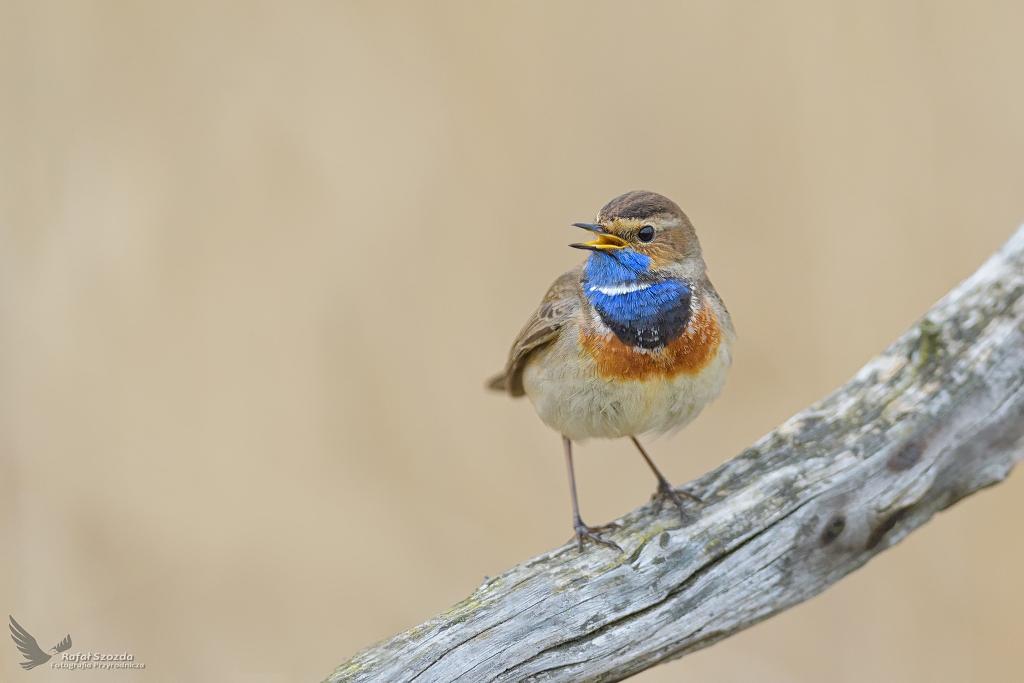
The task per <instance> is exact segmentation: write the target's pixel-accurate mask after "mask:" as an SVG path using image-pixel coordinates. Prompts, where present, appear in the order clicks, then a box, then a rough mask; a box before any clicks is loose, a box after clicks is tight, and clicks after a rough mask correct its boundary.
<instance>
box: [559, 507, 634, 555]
mask: <svg viewBox="0 0 1024 683" xmlns="http://www.w3.org/2000/svg"><path fill="white" fill-rule="evenodd" d="M572 525H573V527H574V528H575V529H576V547H577V548H578V549H579V551H580V552H581V553H582V552H583V541H584V540H591V541H593V542H594V543H600V544H601V545H606V546H608V547H609V548H614V549H615V550H618V551H619V552H620V553H622V552H625V551H624V550H623V549H622V548H621V547H620V546H619V544H618V543H616V542H615V541H609V540H608V539H606V538H601V536H600V533H601V532H602V531H609V530H611V529H618V528H619V525H618V524H616V523H615V522H612V523H611V524H605V525H603V526H587V525H586V524H584V523H583V520H582V519H580V518H579V515H577V516H576V518H575V519H574V520H573V521H572Z"/></svg>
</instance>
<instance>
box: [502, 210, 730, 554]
mask: <svg viewBox="0 0 1024 683" xmlns="http://www.w3.org/2000/svg"><path fill="white" fill-rule="evenodd" d="M573 225H575V226H577V227H580V228H584V229H586V230H590V231H591V232H593V233H594V235H595V236H596V238H595V239H594V240H592V241H590V242H583V243H578V244H570V245H569V246H571V247H574V248H576V249H586V250H589V251H590V252H591V254H590V257H589V258H588V259H587V261H586V262H584V263H581V264H580V265H579V266H577V267H575V268H573V269H572V270H570V271H569V272H567V273H564V274H563V275H562V276H561V277H559V278H558V279H557V280H555V282H554V284H553V285H551V288H550V289H549V290H548V293H547V294H546V295H545V296H544V300H543V301H542V302H541V304H540V307H539V308H538V309H537V310H536V311H535V312H534V314H533V316H532V317H531V318H530V320H529V321H528V322H527V323H526V325H525V326H524V327H523V329H522V331H521V332H520V333H519V336H518V337H516V340H515V342H514V343H513V344H512V350H511V352H510V353H509V357H508V363H507V364H506V365H505V371H504V372H503V373H502V374H500V375H498V376H497V377H494V378H493V379H491V380H490V382H488V386H489V387H490V388H491V389H496V390H499V391H505V392H508V393H509V394H510V395H511V396H523V395H524V394H525V395H526V396H528V397H529V398H530V401H531V402H532V403H533V406H534V408H535V409H536V410H537V414H538V415H540V418H541V420H543V421H544V424H546V425H548V426H549V427H551V428H552V429H554V430H556V431H558V432H559V433H560V434H561V435H562V441H563V444H564V446H565V459H566V465H567V467H568V469H569V488H570V492H571V494H572V507H573V527H574V528H575V530H576V540H577V545H578V547H579V549H580V551H582V550H583V542H584V540H587V539H589V540H591V541H594V542H596V543H601V544H603V545H606V546H609V547H612V548H616V549H618V550H620V551H621V550H622V549H621V548H620V547H619V546H618V544H616V543H615V542H613V541H610V540H608V539H605V538H602V537H601V535H600V534H601V532H602V531H605V530H607V529H609V528H611V526H613V525H607V526H603V527H589V526H587V525H586V524H584V523H583V520H582V519H581V518H580V512H579V504H578V503H577V499H576V481H575V475H574V473H573V462H572V442H573V441H581V440H583V439H587V438H593V437H601V438H608V439H611V438H617V437H623V436H628V437H629V438H630V439H631V440H632V441H633V443H634V444H636V447H637V448H638V449H639V451H640V454H641V455H642V456H643V458H644V460H646V461H647V464H648V465H649V466H650V468H651V470H652V471H653V472H654V476H655V477H657V479H658V489H657V492H656V493H655V498H656V500H657V501H658V513H660V512H661V508H662V505H663V504H664V501H665V500H666V499H667V500H669V501H671V502H672V503H673V504H674V505H675V506H676V508H678V510H679V514H680V515H682V514H683V513H684V507H683V501H682V499H681V498H680V496H679V494H680V493H682V494H683V495H685V496H687V497H689V498H692V499H694V500H696V501H697V502H701V501H700V499H699V498H697V497H696V496H693V495H692V494H689V493H687V492H685V491H681V490H676V489H674V488H673V487H672V485H671V484H669V482H668V480H667V479H665V477H664V475H662V473H661V472H660V471H659V470H658V468H657V467H656V466H655V464H654V461H653V460H651V458H650V456H649V455H648V454H647V452H646V451H645V450H644V448H643V446H641V445H640V441H639V440H638V439H637V437H638V436H640V435H643V434H664V433H666V432H673V431H676V430H678V429H681V428H682V427H684V426H686V425H687V424H689V423H690V422H691V421H692V420H693V419H694V418H696V417H697V415H698V414H699V413H700V411H701V410H702V409H703V408H704V406H706V405H707V404H708V403H710V402H711V401H713V400H714V399H715V398H716V397H717V396H718V394H719V392H720V391H721V390H722V385H723V384H724V383H725V376H726V373H727V372H728V370H729V366H730V365H731V364H732V344H733V342H734V341H735V338H736V333H735V331H734V330H733V326H732V320H731V319H730V317H729V312H728V311H727V310H726V309H725V305H724V304H723V303H722V299H721V298H720V297H719V296H718V293H717V292H716V291H715V288H714V287H713V286H712V285H711V281H710V280H709V279H708V276H707V273H706V267H705V265H704V259H703V258H702V256H701V249H700V244H699V243H698V242H697V234H696V232H695V231H694V229H693V225H691V224H690V220H689V219H688V218H687V217H686V214H684V213H683V212H682V210H681V209H680V208H679V207H678V206H676V204H675V203H674V202H672V201H671V200H669V199H668V198H666V197H663V196H661V195H660V194H656V193H654V192H644V191H633V192H627V193H626V194H624V195H622V196H620V197H616V198H615V199H613V200H611V201H610V202H608V204H607V205H605V207H604V208H603V209H601V211H600V213H598V215H597V221H596V222H595V223H574V224H573Z"/></svg>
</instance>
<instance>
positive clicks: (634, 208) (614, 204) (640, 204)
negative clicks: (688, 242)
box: [597, 190, 683, 223]
mask: <svg viewBox="0 0 1024 683" xmlns="http://www.w3.org/2000/svg"><path fill="white" fill-rule="evenodd" d="M659 213H668V214H673V215H676V216H682V215H683V210H682V209H680V208H679V207H678V206H677V205H676V203H675V202H674V201H672V200H671V199H669V198H668V197H663V196H662V195H660V194H658V193H657V192H648V191H647V190H633V191H632V192H627V193H626V194H623V195H619V196H618V197H616V198H615V199H613V200H611V201H610V202H608V203H607V204H605V205H604V208H603V209H601V212H600V213H598V214H597V222H598V223H604V222H606V221H613V220H615V219H616V218H639V219H644V218H650V217H651V216H654V215H656V214H659Z"/></svg>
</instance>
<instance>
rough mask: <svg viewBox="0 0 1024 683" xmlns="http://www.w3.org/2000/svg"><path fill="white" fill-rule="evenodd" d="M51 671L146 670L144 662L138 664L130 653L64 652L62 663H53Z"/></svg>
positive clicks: (61, 658)
mask: <svg viewBox="0 0 1024 683" xmlns="http://www.w3.org/2000/svg"><path fill="white" fill-rule="evenodd" d="M50 668H51V669H145V668H146V665H145V663H143V662H136V661H135V655H133V654H132V653H130V652H120V653H114V654H109V653H103V652H64V653H62V654H61V657H60V661H51V662H50Z"/></svg>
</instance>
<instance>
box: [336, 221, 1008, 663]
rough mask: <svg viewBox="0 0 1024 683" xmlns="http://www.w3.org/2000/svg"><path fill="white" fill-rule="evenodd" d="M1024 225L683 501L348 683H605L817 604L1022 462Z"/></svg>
mask: <svg viewBox="0 0 1024 683" xmlns="http://www.w3.org/2000/svg"><path fill="white" fill-rule="evenodd" d="M1022 293H1024V226H1022V227H1021V228H1020V229H1018V230H1017V232H1016V233H1015V234H1014V236H1013V237H1012V238H1011V239H1010V241H1009V242H1007V243H1006V244H1005V245H1004V246H1003V248H1002V249H1001V250H1000V251H998V252H996V254H994V255H993V256H992V257H991V258H990V259H989V260H988V261H987V262H986V263H985V264H984V265H983V266H982V267H981V268H980V269H979V270H978V271H977V272H976V273H975V274H974V275H972V276H971V277H970V278H969V279H967V280H966V281H964V282H963V283H961V284H960V285H959V286H957V287H956V289H954V290H953V291H952V292H951V293H950V294H949V295H947V296H946V297H945V298H944V299H943V300H942V301H940V302H939V303H938V304H936V305H935V306H934V307H933V308H932V309H931V310H930V311H929V312H928V314H927V315H926V316H925V317H924V318H922V319H921V320H920V321H919V322H918V324H916V325H914V327H913V328H911V329H910V330H909V331H908V332H906V333H905V334H903V336H901V337H900V338H899V339H898V340H897V341H896V342H895V343H894V344H893V345H892V346H890V347H889V348H888V349H887V350H886V351H885V352H884V353H882V354H881V355H879V356H878V357H877V358H875V359H874V360H872V361H871V362H869V363H868V364H867V365H866V366H864V368H863V369H862V370H861V371H860V372H858V373H857V375H856V376H855V377H854V378H853V379H851V380H850V381H849V382H847V383H846V385H845V386H843V387H842V388H841V389H839V390H837V391H836V392H834V393H833V394H832V395H830V396H828V397H827V398H825V399H824V400H822V401H820V402H819V403H817V404H815V405H812V406H811V407H810V408H808V409H806V410H804V411H803V412H801V413H799V414H797V415H795V416H794V417H792V418H791V419H790V420H788V421H787V422H786V423H785V424H783V425H782V426H780V427H779V428H778V429H776V430H775V431H773V432H772V433H770V434H768V435H767V436H765V437H764V438H762V439H761V440H760V441H758V442H757V443H755V444H754V445H753V446H751V447H750V448H748V449H747V450H746V451H744V452H743V453H741V454H740V455H739V456H737V457H736V458H734V459H733V460H731V461H729V462H727V463H725V464H724V465H722V466H721V467H719V468H718V469H716V470H714V471H713V472H709V473H708V474H706V475H704V476H703V477H701V478H700V479H698V480H697V481H695V482H692V483H690V484H689V485H688V486H687V487H686V488H687V490H689V491H692V492H694V493H696V494H697V495H698V496H700V497H701V498H703V499H704V500H705V501H706V502H707V504H706V506H704V507H703V508H694V511H693V512H692V513H691V515H690V516H689V519H688V520H687V521H686V522H685V523H683V524H681V523H680V521H679V518H678V516H677V513H675V512H674V508H673V506H671V505H666V506H665V509H664V510H663V511H662V513H661V514H660V515H659V516H658V517H655V516H654V510H653V506H652V505H650V504H649V505H645V506H644V507H641V508H639V509H637V510H634V511H633V512H631V513H629V514H628V515H626V516H625V517H623V518H622V519H621V520H619V521H620V523H621V525H622V526H621V528H620V529H618V530H616V531H615V532H614V533H612V534H610V536H609V537H610V538H612V539H614V540H615V541H616V542H617V543H619V544H620V545H621V546H622V547H623V548H624V549H625V551H626V552H625V553H624V554H621V555H620V554H619V553H617V552H616V551H614V550H612V549H609V548H606V547H603V546H592V545H588V547H587V549H586V551H585V552H584V553H582V554H580V553H578V552H577V551H576V548H575V545H574V544H572V543H570V544H567V545H565V546H563V547H561V548H558V549H556V550H553V551H551V552H548V553H546V554H544V555H541V556H539V557H536V558H534V559H532V560H530V561H528V562H525V563H523V564H521V565H519V566H518V567H515V568H513V569H510V570H509V571H507V572H505V573H504V574H502V575H501V576H499V577H497V578H495V579H491V580H489V581H487V582H485V583H484V584H483V585H481V586H480V587H479V588H478V589H477V590H476V591H475V592H474V593H473V594H472V595H471V596H470V597H469V598H467V599H466V600H464V601H463V602H461V603H459V604H457V605H455V606H454V607H452V608H451V609H449V610H448V611H447V612H445V613H443V614H440V615H438V616H437V617H434V618H433V619H431V620H430V621H428V622H426V623H425V624H423V625H421V626H417V627H416V628H413V629H410V630H408V631H406V632H405V633H402V634H400V635H398V636H396V637H395V638H393V639H391V640H389V641H387V642H384V643H380V644H378V645H375V646H373V647H371V648H369V649H367V650H364V651H363V652H361V653H359V654H358V655H356V656H355V657H353V658H352V659H351V660H349V661H348V662H346V663H345V664H342V665H341V666H340V667H338V669H337V670H335V672H334V673H333V674H332V675H331V676H330V677H329V678H328V679H327V680H328V681H330V682H332V683H341V682H342V681H345V682H350V681H351V682H354V681H387V682H388V683H399V682H404V681H416V682H417V683H428V682H431V681H439V682H440V681H510V682H511V681H552V682H553V681H618V680H621V679H623V678H626V677H628V676H631V675H633V674H635V673H637V672H639V671H642V670H643V669H646V668H648V667H651V666H654V665H655V664H658V663H660V662H664V661H667V660H670V659H675V658H676V657H681V656H683V655H685V654H687V653H690V652H693V651H695V650H698V649H700V648H703V647H707V646H708V645H711V644H713V643H715V642H717V641H719V640H721V639H723V638H726V637H728V636H730V635H732V634H733V633H736V632H737V631H740V630H741V629H744V628H747V627H748V626H752V625H753V624H756V623H758V622H759V621H762V620H763V619H767V618H768V617H770V616H772V615H774V614H777V613H779V612H781V611H782V610H785V609H787V608H789V607H791V606H793V605H795V604H797V603H799V602H801V601H803V600H806V599H808V598H810V597H811V596H813V595H816V594H817V593H819V592H821V591H822V590H824V589H825V588H827V587H828V586H830V585H831V584H833V583H835V582H836V581H838V580H839V579H840V578H842V577H843V576H845V575H846V574H848V573H850V572H851V571H853V570H855V569H857V568H858V567H860V566H861V565H863V564H864V563H865V562H867V561H868V560H869V559H871V558H872V557H873V556H874V555H876V554H877V553H879V552H881V551H883V550H885V549H886V548H889V547H890V546H892V545H895V544H896V543H898V542H900V541H901V540H902V539H903V538H904V537H906V536H907V534H909V533H910V532H911V531H913V530H914V529H915V528H917V527H919V526H920V525H922V524H924V523H925V522H926V521H928V519H929V518H930V517H931V516H932V515H933V514H934V513H935V512H937V511H939V510H943V509H945V508H947V507H949V506H951V505H953V504H954V503H955V502H957V501H958V500H960V499H961V498H963V497H965V496H968V495H970V494H972V493H974V492H975V491H978V490H980V489H983V488H985V487H987V486H991V485H992V484H995V483H997V482H999V481H1002V480H1003V479H1004V478H1005V477H1006V476H1007V474H1008V473H1009V472H1010V470H1011V468H1012V467H1013V466H1014V464H1016V462H1017V461H1018V460H1020V459H1021V457H1022V455H1024V438H1022V437H1024V419H1022V417H1024V388H1022V387H1024V324H1022V323H1024V299H1022V298H1021V294H1022Z"/></svg>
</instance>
